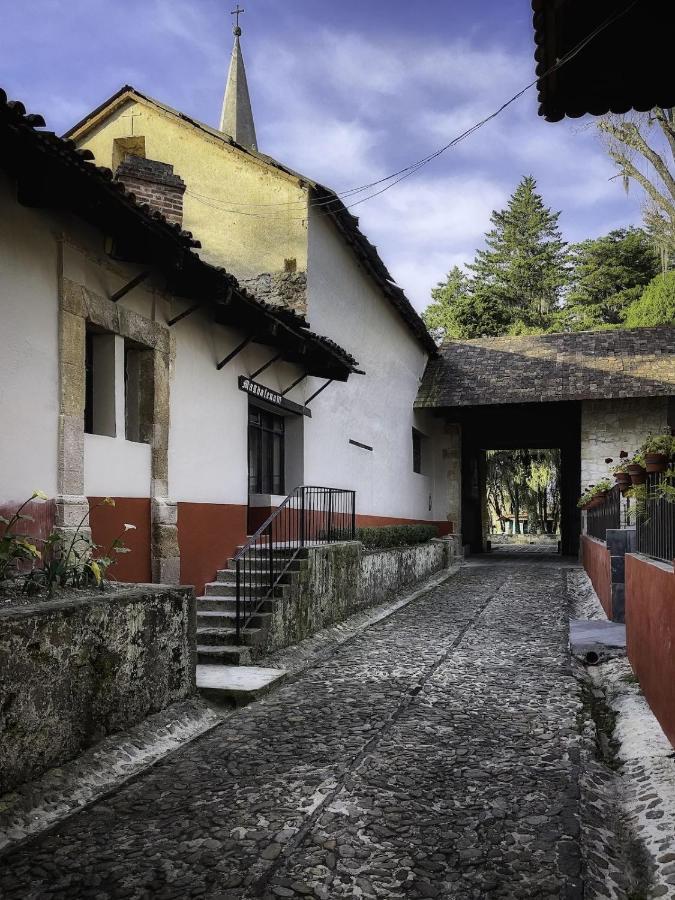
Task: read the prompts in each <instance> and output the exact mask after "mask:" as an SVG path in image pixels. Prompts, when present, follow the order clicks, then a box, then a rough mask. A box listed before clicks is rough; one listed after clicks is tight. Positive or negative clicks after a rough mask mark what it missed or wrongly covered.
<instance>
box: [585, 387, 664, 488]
mask: <svg viewBox="0 0 675 900" xmlns="http://www.w3.org/2000/svg"><path fill="white" fill-rule="evenodd" d="M667 423H668V398H667V397H641V398H639V399H635V400H586V401H584V402H583V403H582V406H581V485H582V487H585V486H586V485H588V484H595V483H597V482H598V481H599V480H600V479H601V478H606V477H607V464H606V463H605V459H606V458H607V457H611V458H612V459H614V460H616V461H617V462H618V461H619V453H620V451H621V450H626V452H628V453H634V452H635V450H637V448H638V447H639V446H640V444H641V443H642V441H643V440H644V439H645V437H646V436H647V434H648V432H650V431H652V432H659V431H661V429H662V428H664V427H665V426H666V425H667Z"/></svg>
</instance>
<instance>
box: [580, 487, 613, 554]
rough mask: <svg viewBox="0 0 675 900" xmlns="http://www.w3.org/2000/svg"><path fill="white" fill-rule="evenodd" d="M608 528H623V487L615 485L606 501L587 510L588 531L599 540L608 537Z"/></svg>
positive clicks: (608, 493)
mask: <svg viewBox="0 0 675 900" xmlns="http://www.w3.org/2000/svg"><path fill="white" fill-rule="evenodd" d="M608 528H621V489H620V488H619V486H618V485H614V487H613V488H612V489H611V491H608V492H607V495H606V496H605V499H604V502H603V503H602V504H601V505H598V506H594V507H592V508H591V509H589V510H587V511H586V533H587V534H590V535H591V537H594V538H597V539H598V540H599V541H604V540H606V539H607V536H606V532H607V529H608Z"/></svg>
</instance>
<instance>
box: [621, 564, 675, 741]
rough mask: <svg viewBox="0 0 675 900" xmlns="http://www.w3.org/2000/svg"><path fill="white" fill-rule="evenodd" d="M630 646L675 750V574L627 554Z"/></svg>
mask: <svg viewBox="0 0 675 900" xmlns="http://www.w3.org/2000/svg"><path fill="white" fill-rule="evenodd" d="M626 647H627V650H628V659H629V660H630V664H631V666H632V667H633V671H634V672H635V675H636V676H637V678H638V680H639V682H640V687H641V688H642V692H643V694H644V695H645V697H646V698H647V702H648V703H649V705H650V706H651V708H652V711H653V713H654V715H655V716H656V718H657V719H658V720H659V724H660V725H661V728H663V730H664V732H665V734H666V735H667V737H668V740H669V741H670V742H671V744H672V745H673V746H675V572H674V571H673V566H672V565H669V564H667V563H658V562H654V561H653V560H650V559H647V558H646V557H644V556H639V555H637V554H633V553H627V554H626Z"/></svg>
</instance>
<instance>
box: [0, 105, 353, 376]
mask: <svg viewBox="0 0 675 900" xmlns="http://www.w3.org/2000/svg"><path fill="white" fill-rule="evenodd" d="M44 126H45V121H44V119H43V118H42V116H40V115H34V114H28V113H27V112H26V108H25V106H24V105H23V103H21V102H19V101H16V100H9V99H8V98H7V94H6V93H5V92H4V91H3V90H2V89H1V88H0V167H3V168H5V169H6V170H7V171H8V172H9V173H10V174H11V175H13V176H15V177H18V178H21V180H22V185H28V186H29V188H30V185H31V183H33V184H34V185H35V189H36V190H37V191H38V192H40V191H41V192H43V195H40V196H39V198H38V203H42V204H43V205H49V206H53V207H54V208H59V207H60V208H67V209H70V210H71V211H72V212H74V213H75V214H76V215H79V216H81V217H82V218H84V219H85V220H87V221H89V222H90V223H91V224H92V225H95V226H96V227H99V228H100V229H101V230H103V231H104V232H105V233H106V234H110V235H112V236H113V237H115V238H120V240H123V241H125V247H126V248H127V250H129V251H131V252H132V254H133V253H134V252H136V253H137V254H138V261H139V262H142V263H146V264H147V263H151V264H153V265H155V266H157V267H158V268H159V269H160V270H163V271H164V272H165V273H166V274H167V277H169V278H171V279H172V280H173V281H172V283H174V284H175V285H178V287H179V290H178V291H177V293H179V295H180V296H183V297H186V298H188V299H190V298H193V299H196V300H198V301H200V302H203V303H204V305H205V306H206V305H208V306H211V307H213V308H214V309H216V311H217V321H222V322H223V323H224V324H230V325H234V326H241V327H242V328H245V329H248V330H249V331H251V332H252V333H254V334H255V335H256V336H257V337H258V338H259V339H260V342H261V343H269V344H270V345H271V346H280V347H281V348H282V349H283V352H284V357H285V358H287V359H289V360H291V361H294V362H297V363H298V364H299V365H303V366H305V368H306V370H307V371H308V373H309V374H312V375H314V374H316V375H318V376H320V377H328V378H336V379H339V380H346V378H347V377H348V376H349V374H350V373H351V372H353V371H356V369H357V362H356V360H355V359H354V358H353V357H352V356H351V354H349V353H348V352H347V351H346V350H344V349H343V348H342V347H340V346H338V344H336V343H334V342H333V341H331V340H330V339H329V338H326V337H322V336H321V335H317V334H314V333H313V332H311V331H310V330H309V326H308V323H307V322H306V320H305V319H304V318H303V317H302V316H299V315H297V314H296V313H295V312H293V311H291V310H287V309H283V308H281V307H278V306H272V305H270V304H267V303H263V302H262V301H260V300H258V299H257V298H256V297H254V296H253V295H252V294H251V293H250V292H249V291H247V290H245V289H244V288H243V287H241V285H239V283H238V281H237V280H236V278H234V276H233V275H230V274H229V273H228V272H226V271H225V270H224V269H222V268H217V267H215V266H211V265H209V264H208V263H206V262H204V261H203V260H201V259H200V258H199V256H198V254H197V253H195V249H197V248H199V247H200V246H201V244H200V243H199V241H197V240H195V239H194V238H193V236H192V234H190V232H187V231H183V230H182V229H181V227H180V226H179V225H177V224H172V223H170V222H168V221H167V220H166V219H165V218H164V216H163V215H162V214H161V213H160V212H159V211H157V210H154V209H152V208H151V207H150V206H148V205H147V204H139V203H137V202H136V200H135V197H134V194H133V193H131V192H129V191H127V190H126V189H125V187H124V185H123V184H122V183H121V182H119V181H115V180H113V177H112V173H111V171H110V169H106V168H103V167H101V166H95V165H93V164H92V162H91V160H92V159H93V156H92V154H91V152H90V151H88V150H80V149H78V148H77V146H76V144H75V142H74V141H72V140H70V139H68V138H60V137H57V135H55V134H54V133H53V132H50V131H42V130H38V129H42V128H44ZM47 173H48V174H47ZM52 175H53V176H54V177H50V176H52ZM41 176H44V177H41ZM45 192H46V193H45ZM134 258H135V257H134Z"/></svg>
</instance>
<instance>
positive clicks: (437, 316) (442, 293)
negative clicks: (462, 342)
mask: <svg viewBox="0 0 675 900" xmlns="http://www.w3.org/2000/svg"><path fill="white" fill-rule="evenodd" d="M469 288H470V281H469V278H468V276H467V275H466V273H465V272H463V271H462V270H461V269H460V268H459V266H453V267H452V269H451V270H450V271H449V272H448V276H447V278H446V279H445V281H443V282H439V284H437V285H436V287H435V288H433V289H432V291H431V303H430V304H429V306H427V308H426V309H425V310H424V312H423V313H422V318H423V319H424V323H425V325H426V326H427V328H428V329H429V331H430V332H431V334H432V336H433V338H434V340H435V341H437V343H439V344H442V343H443V341H444V340H446V339H447V338H453V337H464V335H463V334H462V326H461V323H460V322H458V320H457V310H458V308H459V307H461V306H462V305H463V304H464V303H465V302H466V300H467V298H468V297H469Z"/></svg>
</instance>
